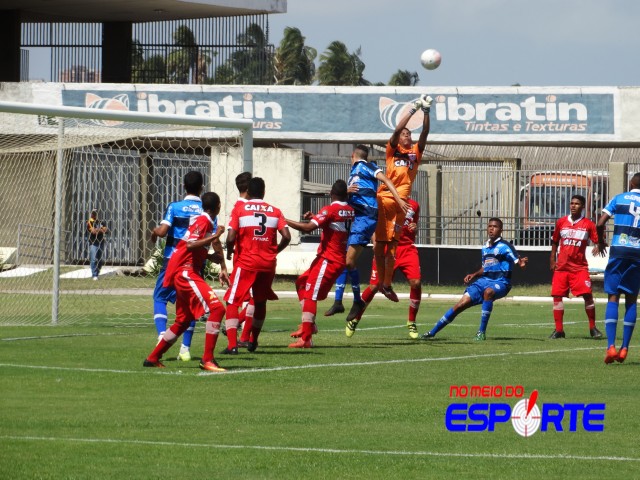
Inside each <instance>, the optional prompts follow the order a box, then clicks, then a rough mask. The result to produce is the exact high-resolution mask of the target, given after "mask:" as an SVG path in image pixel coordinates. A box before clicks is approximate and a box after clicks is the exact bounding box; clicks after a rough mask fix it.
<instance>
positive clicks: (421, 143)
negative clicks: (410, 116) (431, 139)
mask: <svg viewBox="0 0 640 480" xmlns="http://www.w3.org/2000/svg"><path fill="white" fill-rule="evenodd" d="M421 100H422V113H424V119H423V120H422V131H421V132H420V136H419V137H418V150H420V151H421V152H424V149H425V147H426V146H427V137H428V136H429V130H430V129H431V117H430V115H429V113H430V112H431V103H432V102H433V98H431V97H430V96H428V95H422V97H421Z"/></svg>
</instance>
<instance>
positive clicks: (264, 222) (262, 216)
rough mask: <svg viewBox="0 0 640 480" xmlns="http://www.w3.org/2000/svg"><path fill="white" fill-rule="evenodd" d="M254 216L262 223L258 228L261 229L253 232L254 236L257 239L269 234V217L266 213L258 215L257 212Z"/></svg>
mask: <svg viewBox="0 0 640 480" xmlns="http://www.w3.org/2000/svg"><path fill="white" fill-rule="evenodd" d="M253 216H254V217H256V218H258V219H259V222H260V223H258V227H260V228H256V229H254V230H253V234H254V235H255V236H256V237H261V236H263V235H264V234H265V233H267V216H266V215H265V214H264V213H258V212H255V213H254V214H253Z"/></svg>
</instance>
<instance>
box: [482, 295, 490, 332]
mask: <svg viewBox="0 0 640 480" xmlns="http://www.w3.org/2000/svg"><path fill="white" fill-rule="evenodd" d="M492 310H493V300H484V301H483V302H482V315H481V316H480V330H479V331H480V332H482V333H485V332H486V331H487V323H489V317H491V311H492Z"/></svg>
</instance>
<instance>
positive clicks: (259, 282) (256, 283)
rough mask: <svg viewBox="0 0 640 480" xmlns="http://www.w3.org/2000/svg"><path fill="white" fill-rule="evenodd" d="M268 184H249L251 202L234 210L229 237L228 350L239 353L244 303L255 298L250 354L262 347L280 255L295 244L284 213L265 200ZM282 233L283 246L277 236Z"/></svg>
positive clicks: (254, 180)
mask: <svg viewBox="0 0 640 480" xmlns="http://www.w3.org/2000/svg"><path fill="white" fill-rule="evenodd" d="M264 190H265V186H264V180H263V179H262V178H260V177H254V178H252V179H251V180H250V181H249V187H248V189H247V193H248V195H249V201H247V202H244V203H239V204H238V205H237V206H236V208H234V209H233V212H232V215H231V221H230V223H229V227H230V228H229V233H228V234H227V242H226V243H227V259H228V260H231V257H232V255H233V254H234V247H235V249H236V250H235V260H234V262H233V273H232V274H231V281H230V285H229V289H228V290H227V293H226V294H225V296H224V299H225V301H226V302H227V320H226V326H227V340H228V341H229V344H228V346H227V349H228V350H233V349H234V348H235V349H236V350H237V348H238V346H237V340H236V335H237V330H238V317H239V309H240V307H241V306H242V302H243V301H244V300H245V299H246V298H248V296H249V294H250V293H249V292H252V294H253V301H254V304H255V311H254V314H253V325H252V326H251V335H252V337H253V338H252V340H251V341H250V342H249V345H248V346H247V350H248V351H250V352H253V351H255V350H256V348H257V347H258V336H259V335H260V331H261V330H262V325H263V324H264V319H265V317H266V314H267V300H268V299H269V298H270V295H271V284H272V283H273V278H274V277H275V274H276V255H277V254H278V253H280V252H281V251H282V250H284V249H285V248H286V247H287V245H289V242H290V241H291V234H290V233H289V229H288V228H287V224H286V222H285V219H284V216H283V215H282V212H281V211H280V209H278V208H276V207H274V206H272V205H269V204H268V203H267V202H265V201H264V200H263V198H264ZM278 233H280V236H281V239H280V243H277V234H278Z"/></svg>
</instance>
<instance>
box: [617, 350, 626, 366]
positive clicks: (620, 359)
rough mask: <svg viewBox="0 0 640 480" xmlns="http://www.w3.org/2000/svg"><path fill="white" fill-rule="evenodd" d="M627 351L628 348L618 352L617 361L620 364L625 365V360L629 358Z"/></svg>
mask: <svg viewBox="0 0 640 480" xmlns="http://www.w3.org/2000/svg"><path fill="white" fill-rule="evenodd" d="M627 351H628V349H626V348H624V347H623V348H621V349H620V351H619V352H618V358H616V360H617V361H618V362H620V363H623V362H624V361H625V359H626V358H627Z"/></svg>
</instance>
